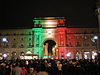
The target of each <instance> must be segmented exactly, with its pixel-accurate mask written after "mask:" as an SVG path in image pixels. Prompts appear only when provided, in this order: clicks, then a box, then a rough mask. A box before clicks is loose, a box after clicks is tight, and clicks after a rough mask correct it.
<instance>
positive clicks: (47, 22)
mask: <svg viewBox="0 0 100 75" xmlns="http://www.w3.org/2000/svg"><path fill="white" fill-rule="evenodd" d="M45 24H57V22H45Z"/></svg>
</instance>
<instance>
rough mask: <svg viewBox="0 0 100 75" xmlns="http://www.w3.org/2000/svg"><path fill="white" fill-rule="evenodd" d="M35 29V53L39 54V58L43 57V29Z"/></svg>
mask: <svg viewBox="0 0 100 75" xmlns="http://www.w3.org/2000/svg"><path fill="white" fill-rule="evenodd" d="M33 31H34V54H37V55H39V58H42V52H43V51H42V50H43V47H42V43H43V29H42V28H33Z"/></svg>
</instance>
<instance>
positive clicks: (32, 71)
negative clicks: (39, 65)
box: [27, 67, 37, 75]
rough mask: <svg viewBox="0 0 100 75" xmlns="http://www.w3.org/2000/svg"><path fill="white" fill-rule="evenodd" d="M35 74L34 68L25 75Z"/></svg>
mask: <svg viewBox="0 0 100 75" xmlns="http://www.w3.org/2000/svg"><path fill="white" fill-rule="evenodd" d="M36 74H37V72H36V71H35V70H34V68H33V67H30V68H29V71H28V73H27V75H36Z"/></svg>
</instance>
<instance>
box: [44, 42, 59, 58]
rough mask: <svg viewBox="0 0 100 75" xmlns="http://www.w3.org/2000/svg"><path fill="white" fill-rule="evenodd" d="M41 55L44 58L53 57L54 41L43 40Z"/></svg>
mask: <svg viewBox="0 0 100 75" xmlns="http://www.w3.org/2000/svg"><path fill="white" fill-rule="evenodd" d="M43 56H44V58H54V57H55V56H57V52H56V42H55V41H53V40H46V41H45V42H44V48H43Z"/></svg>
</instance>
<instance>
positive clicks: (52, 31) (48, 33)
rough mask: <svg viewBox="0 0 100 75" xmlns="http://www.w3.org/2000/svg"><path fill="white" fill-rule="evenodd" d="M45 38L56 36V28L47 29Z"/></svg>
mask: <svg viewBox="0 0 100 75" xmlns="http://www.w3.org/2000/svg"><path fill="white" fill-rule="evenodd" d="M44 35H45V38H54V37H55V29H45V34H44Z"/></svg>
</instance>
